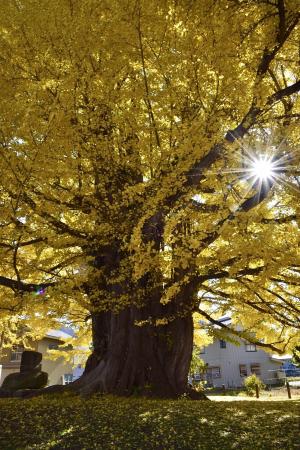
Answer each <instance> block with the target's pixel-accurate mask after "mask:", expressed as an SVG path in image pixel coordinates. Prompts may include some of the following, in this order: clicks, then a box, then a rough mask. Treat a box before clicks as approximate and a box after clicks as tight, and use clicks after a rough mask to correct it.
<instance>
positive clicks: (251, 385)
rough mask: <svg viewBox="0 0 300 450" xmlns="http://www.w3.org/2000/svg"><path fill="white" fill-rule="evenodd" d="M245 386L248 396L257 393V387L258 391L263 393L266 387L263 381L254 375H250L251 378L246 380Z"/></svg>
mask: <svg viewBox="0 0 300 450" xmlns="http://www.w3.org/2000/svg"><path fill="white" fill-rule="evenodd" d="M244 385H245V388H246V392H247V395H250V396H253V395H254V394H255V391H256V386H258V389H259V390H260V391H261V390H262V389H265V387H266V385H265V384H264V383H263V382H262V380H261V379H260V378H259V377H258V376H257V375H256V374H255V373H253V374H252V375H249V377H247V378H245V380H244Z"/></svg>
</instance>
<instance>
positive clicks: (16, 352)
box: [10, 344, 25, 363]
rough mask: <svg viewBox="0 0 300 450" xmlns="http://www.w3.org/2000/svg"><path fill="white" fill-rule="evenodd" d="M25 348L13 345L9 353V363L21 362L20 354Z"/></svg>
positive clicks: (20, 345)
mask: <svg viewBox="0 0 300 450" xmlns="http://www.w3.org/2000/svg"><path fill="white" fill-rule="evenodd" d="M24 350H25V348H24V345H22V344H16V345H13V347H12V350H11V353H10V362H13V363H20V362H21V360H22V354H23V352H24Z"/></svg>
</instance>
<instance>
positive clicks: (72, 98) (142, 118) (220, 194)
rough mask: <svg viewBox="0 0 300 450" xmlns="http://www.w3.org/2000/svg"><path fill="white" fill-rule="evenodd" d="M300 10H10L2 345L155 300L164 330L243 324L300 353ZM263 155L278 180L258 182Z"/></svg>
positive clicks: (214, 6)
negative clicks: (196, 321)
mask: <svg viewBox="0 0 300 450" xmlns="http://www.w3.org/2000/svg"><path fill="white" fill-rule="evenodd" d="M296 3H297V2H295V1H294V0H286V1H281V0H278V2H268V1H254V0H249V1H233V0H220V1H214V0H199V1H194V2H191V1H188V0H179V1H176V2H175V1H171V0H164V1H158V0H147V1H144V0H140V1H131V0H126V1H124V0H109V1H108V0H103V1H101V2H99V1H98V0H68V1H67V0H51V2H49V1H48V0H15V1H13V0H6V1H5V2H2V3H1V7H0V8H1V17H0V54H1V65H0V89H1V103H0V172H1V179H0V206H1V217H0V227H1V238H0V254H1V260H0V261H1V262H0V275H1V276H0V284H1V286H2V287H1V291H0V314H1V324H2V325H0V327H1V326H2V327H3V330H4V329H5V328H4V327H5V326H6V325H5V324H6V323H7V321H10V320H12V321H15V320H17V319H18V318H19V319H20V320H21V319H22V318H24V317H27V318H28V323H30V321H34V320H38V318H40V319H42V323H43V326H48V325H50V324H51V325H52V326H53V323H52V321H53V320H54V321H55V319H56V318H58V317H60V318H61V317H65V318H66V319H67V320H72V319H76V320H78V321H82V323H84V318H85V316H86V314H87V311H89V312H91V313H93V312H94V311H100V310H111V311H113V312H115V313H118V312H119V311H120V310H122V309H124V308H125V307H126V306H128V305H135V306H137V307H140V306H142V305H145V303H147V301H150V299H152V298H153V295H154V293H156V294H155V295H157V292H159V296H158V297H159V302H160V304H161V305H165V308H166V314H165V315H164V316H158V317H152V318H149V321H150V322H151V323H153V324H155V323H156V325H157V326H164V324H166V323H168V322H170V321H172V320H174V317H176V315H180V314H189V313H192V312H195V311H198V312H200V314H201V317H202V319H203V317H204V318H205V319H206V320H208V321H209V322H211V321H212V322H213V321H214V320H217V318H218V317H219V316H220V315H222V314H224V313H225V312H228V311H230V312H231V313H232V315H233V318H234V320H235V321H236V322H239V323H242V325H243V326H244V328H245V329H246V330H249V329H251V330H254V329H255V330H256V331H257V333H258V337H259V338H264V340H265V343H268V344H271V345H273V348H275V347H276V348H278V349H281V350H286V349H287V348H288V346H290V347H293V346H294V345H295V342H296V341H297V330H298V329H299V315H298V314H299V282H300V254H299V241H300V231H299V204H300V203H299V183H300V178H299V141H300V135H299V125H297V119H299V114H300V108H299V106H300V105H299V95H298V91H299V88H300V86H299V84H300V82H299V80H298V79H297V74H298V73H299V72H298V59H299V53H298V52H299V48H298V44H299V23H298V22H299V13H298V11H297V5H296ZM259 155H267V157H268V158H271V159H272V161H275V165H276V173H275V174H274V176H273V177H269V178H268V179H255V177H253V176H252V177H251V174H250V175H249V164H250V165H251V161H253V159H254V158H255V157H258V158H259ZM145 280H147V281H145ZM35 293H36V294H38V295H35ZM172 304H173V305H175V306H174V307H173V310H172V308H171V306H170V305H172ZM167 308H169V309H167ZM171 310H172V311H171ZM32 323H34V322H32ZM5 332H6V331H5Z"/></svg>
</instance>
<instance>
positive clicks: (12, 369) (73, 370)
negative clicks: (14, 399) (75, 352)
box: [0, 330, 84, 386]
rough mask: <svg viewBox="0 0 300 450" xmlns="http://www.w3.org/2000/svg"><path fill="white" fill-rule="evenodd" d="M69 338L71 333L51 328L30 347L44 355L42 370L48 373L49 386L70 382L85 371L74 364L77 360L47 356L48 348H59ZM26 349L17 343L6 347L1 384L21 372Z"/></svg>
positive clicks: (0, 362) (0, 370)
mask: <svg viewBox="0 0 300 450" xmlns="http://www.w3.org/2000/svg"><path fill="white" fill-rule="evenodd" d="M69 338H70V334H69V333H66V332H65V331H63V330H49V331H48V332H47V334H46V336H44V337H43V338H42V339H41V340H39V341H35V342H31V345H30V348H29V349H30V350H36V351H38V352H40V353H42V355H43V359H42V370H43V371H44V372H47V373H48V386H51V385H53V384H68V383H70V382H71V381H73V380H75V379H76V378H79V376H80V375H81V374H82V373H83V370H84V369H83V367H82V366H81V365H78V364H75V365H74V363H75V361H74V362H73V363H71V362H68V361H66V360H65V359H64V358H63V357H59V358H57V359H55V360H51V359H48V358H47V355H48V350H53V349H57V348H59V346H60V345H62V344H63V343H64V342H67V341H68V339H69ZM24 350H26V349H25V348H24V347H23V346H21V345H15V346H14V347H13V348H12V349H6V351H5V353H4V354H3V355H2V356H1V357H0V386H1V385H2V383H3V380H4V378H5V377H6V376H7V375H9V374H10V373H16V372H19V370H20V364H21V357H22V353H23V351H24ZM79 366H80V367H79Z"/></svg>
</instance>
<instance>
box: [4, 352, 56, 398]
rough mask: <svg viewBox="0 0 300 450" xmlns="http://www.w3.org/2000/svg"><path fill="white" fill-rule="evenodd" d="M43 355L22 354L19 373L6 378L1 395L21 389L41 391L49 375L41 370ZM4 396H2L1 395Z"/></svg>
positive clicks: (35, 353)
mask: <svg viewBox="0 0 300 450" xmlns="http://www.w3.org/2000/svg"><path fill="white" fill-rule="evenodd" d="M41 361H42V354H41V353H40V352H34V351H31V350H25V351H24V352H23V353H22V358H21V366H20V372H19V373H11V374H9V375H7V377H5V379H4V381H3V383H2V386H1V389H0V390H1V394H3V396H4V395H5V393H7V394H8V395H9V394H11V393H13V392H15V391H18V390H20V389H40V388H43V387H45V386H46V384H47V381H48V374H47V373H46V372H42V370H41ZM1 396H2V395H1Z"/></svg>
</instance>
